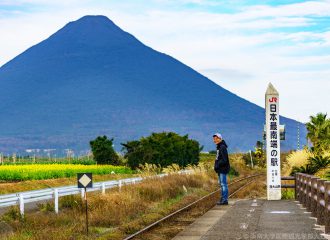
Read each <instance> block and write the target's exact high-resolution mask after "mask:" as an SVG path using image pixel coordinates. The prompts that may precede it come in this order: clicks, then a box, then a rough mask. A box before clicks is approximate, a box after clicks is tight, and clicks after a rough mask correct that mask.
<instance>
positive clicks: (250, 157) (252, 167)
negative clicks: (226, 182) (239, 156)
mask: <svg viewBox="0 0 330 240" xmlns="http://www.w3.org/2000/svg"><path fill="white" fill-rule="evenodd" d="M249 153H250V159H251V168H253V159H252V153H251V150H249Z"/></svg>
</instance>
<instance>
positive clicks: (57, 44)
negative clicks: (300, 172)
mask: <svg viewBox="0 0 330 240" xmlns="http://www.w3.org/2000/svg"><path fill="white" fill-rule="evenodd" d="M266 86H267V82H265V89H266ZM0 89H1V94H0V110H1V121H0V151H4V152H13V151H19V150H24V149H27V148H56V149H64V148H73V149H76V150H82V149H88V148H89V141H90V140H91V139H93V138H95V137H96V136H98V135H101V134H102V135H103V134H106V135H107V136H109V137H114V138H115V148H116V149H117V150H120V148H121V147H120V142H123V141H127V140H133V139H138V138H140V137H141V136H146V135H149V134H150V133H151V132H161V131H175V132H177V133H179V134H189V136H190V137H192V138H195V139H197V140H199V141H200V143H201V144H202V145H204V150H212V149H213V148H214V146H213V143H212V134H213V133H214V132H215V131H220V132H221V133H222V134H223V136H224V138H225V139H226V141H227V142H228V145H229V147H230V150H231V151H238V150H240V151H246V150H248V149H251V148H252V147H253V146H254V145H255V143H256V141H257V140H260V139H261V137H262V130H263V123H264V118H265V116H264V109H262V108H260V107H259V106H257V105H255V104H253V103H251V102H248V101H246V100H245V99H243V98H240V97H239V96H237V95H235V94H233V93H231V92H229V91H227V90H226V89H224V88H222V87H221V86H219V85H217V84H215V83H214V82H212V81H211V80H209V79H208V78H206V77H204V76H203V75H201V74H199V73H198V72H196V71H195V70H193V69H192V68H190V67H188V66H186V65H184V64H183V63H181V62H179V61H178V60H176V59H174V58H172V57H171V56H168V55H166V54H164V53H160V52H157V51H155V50H153V49H152V48H150V47H147V46H145V45H144V44H143V43H141V42H140V41H138V40H137V39H136V38H135V37H134V36H132V35H130V34H129V33H127V32H125V31H123V30H121V29H120V28H119V27H117V26H116V25H115V24H114V23H113V22H112V21H111V20H109V19H108V18H107V17H104V16H85V17H82V18H80V19H79V20H77V21H74V22H70V23H68V24H67V25H66V26H64V27H63V28H62V29H60V30H59V31H58V32H56V33H54V34H53V35H52V36H50V37H49V38H48V39H46V40H44V41H42V42H41V43H39V44H37V45H35V46H33V47H31V48H29V49H28V50H26V51H25V52H23V53H22V54H20V55H18V56H17V57H15V58H14V59H13V60H11V61H9V62H8V63H6V64H5V65H3V66H2V67H1V68H0ZM281 123H284V124H286V130H287V140H286V141H285V142H283V146H284V147H285V148H286V149H289V148H296V141H297V140H296V139H297V126H298V122H296V121H294V120H291V119H288V118H282V119H281ZM305 131H306V130H305V128H304V126H303V125H302V124H301V136H305ZM302 139H304V137H302Z"/></svg>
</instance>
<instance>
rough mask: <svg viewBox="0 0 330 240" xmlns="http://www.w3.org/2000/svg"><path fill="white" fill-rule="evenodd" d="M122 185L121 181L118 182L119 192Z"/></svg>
mask: <svg viewBox="0 0 330 240" xmlns="http://www.w3.org/2000/svg"><path fill="white" fill-rule="evenodd" d="M122 185H123V184H122V181H121V180H119V181H118V187H119V191H121V186H122Z"/></svg>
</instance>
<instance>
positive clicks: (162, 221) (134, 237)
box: [124, 174, 264, 240]
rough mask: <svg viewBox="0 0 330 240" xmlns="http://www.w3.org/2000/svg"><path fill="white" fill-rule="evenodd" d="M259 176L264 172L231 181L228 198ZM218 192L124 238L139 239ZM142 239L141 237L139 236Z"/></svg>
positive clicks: (215, 194) (128, 239)
mask: <svg viewBox="0 0 330 240" xmlns="http://www.w3.org/2000/svg"><path fill="white" fill-rule="evenodd" d="M260 176H264V174H255V175H250V176H247V177H243V178H240V179H237V180H235V181H233V182H231V183H229V184H228V187H229V188H230V190H231V191H232V193H231V194H230V195H229V198H232V197H233V196H234V195H235V194H236V193H238V192H239V191H241V190H243V189H244V188H246V187H247V186H249V185H250V184H251V183H253V182H254V180H251V179H255V178H258V177H260ZM247 180H250V181H248V182H246V183H245V184H243V185H241V186H239V187H238V188H236V189H232V188H233V187H234V186H235V185H236V184H238V183H241V182H243V181H247ZM219 192H220V189H218V190H216V191H214V192H211V193H209V194H208V195H206V196H204V197H202V198H200V199H198V200H196V201H194V202H192V203H190V204H188V205H186V206H184V207H182V208H180V209H179V210H177V211H175V212H173V213H171V214H169V215H167V216H165V217H163V218H161V219H159V220H158V221H156V222H154V223H152V224H150V225H148V226H146V227H145V228H143V229H141V230H140V231H138V232H136V233H134V234H132V235H130V236H128V237H126V238H125V239H124V240H130V239H140V237H141V236H142V235H144V234H146V233H147V232H149V231H151V230H152V229H154V228H155V227H157V226H159V225H161V224H163V223H165V222H167V221H168V220H169V219H173V218H176V217H178V216H179V215H180V214H183V213H184V212H186V211H187V210H189V209H191V208H193V207H195V206H196V205H198V204H200V203H202V202H204V201H210V199H213V198H218V194H219ZM212 203H213V204H211V205H210V207H208V209H207V210H209V209H211V208H212V207H213V206H214V205H215V201H213V202H212ZM141 239H143V238H141Z"/></svg>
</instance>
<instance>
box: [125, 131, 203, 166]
mask: <svg viewBox="0 0 330 240" xmlns="http://www.w3.org/2000/svg"><path fill="white" fill-rule="evenodd" d="M122 145H123V146H124V147H123V150H124V151H125V157H126V158H127V159H128V165H129V166H130V167H131V168H133V169H135V168H137V167H138V166H139V165H140V164H142V165H143V164H145V163H149V164H156V165H157V166H158V165H160V166H161V167H166V166H168V165H171V164H173V163H175V164H178V165H179V166H180V167H186V166H187V165H188V164H197V163H198V162H199V153H200V151H201V150H202V148H201V147H200V145H199V143H198V142H197V141H195V140H192V139H188V135H185V136H180V135H178V134H176V133H173V132H162V133H152V134H151V135H150V136H149V137H146V138H141V139H140V140H139V141H130V142H127V143H122Z"/></svg>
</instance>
